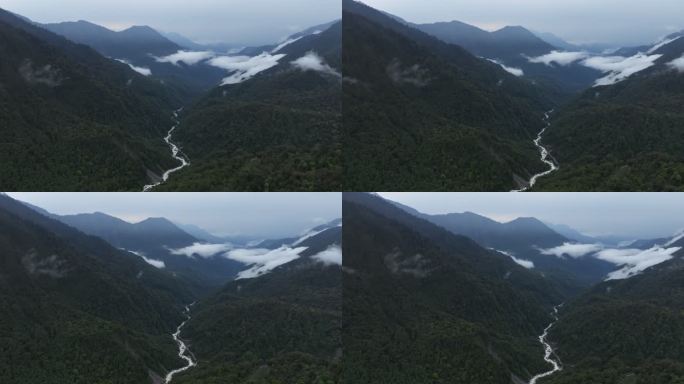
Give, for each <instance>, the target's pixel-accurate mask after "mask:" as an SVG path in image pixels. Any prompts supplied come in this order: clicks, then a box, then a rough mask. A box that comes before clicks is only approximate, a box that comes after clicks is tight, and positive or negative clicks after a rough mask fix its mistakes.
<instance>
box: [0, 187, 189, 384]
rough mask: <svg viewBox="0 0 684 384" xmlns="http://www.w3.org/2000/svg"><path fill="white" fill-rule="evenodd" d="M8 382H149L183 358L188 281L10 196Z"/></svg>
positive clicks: (2, 239) (3, 367) (3, 304)
mask: <svg viewBox="0 0 684 384" xmlns="http://www.w3.org/2000/svg"><path fill="white" fill-rule="evenodd" d="M0 204H1V205H0V255H1V256H0V312H1V313H2V314H3V315H2V316H1V317H0V340H2V344H3V348H2V350H0V381H1V382H12V383H19V382H20V383H28V384H30V383H45V382H50V383H58V384H59V383H64V384H66V383H83V384H86V383H122V384H123V383H149V382H150V379H149V376H150V374H152V373H154V374H158V375H163V374H165V372H166V371H167V370H170V369H172V368H175V367H177V366H179V365H180V361H178V359H177V358H176V356H175V354H176V347H175V345H174V343H173V341H172V339H171V337H170V335H169V334H170V333H171V332H172V330H173V329H174V328H175V326H176V325H177V323H179V322H180V320H181V317H180V304H181V302H183V301H189V300H191V297H192V296H191V295H189V294H188V293H187V290H186V288H185V287H184V286H183V284H182V283H181V282H180V281H177V280H175V279H174V278H173V277H172V276H170V275H168V274H166V273H164V272H162V271H158V270H156V269H155V268H153V267H151V266H149V265H147V263H145V262H144V261H143V260H142V259H140V258H138V257H135V256H133V255H130V254H127V253H123V252H120V251H118V250H116V249H114V248H112V247H111V246H109V245H107V244H106V243H105V242H103V241H102V240H99V239H97V238H94V237H88V236H86V235H83V234H81V233H80V232H78V231H76V230H74V229H72V228H70V227H67V226H65V225H64V224H61V223H59V222H57V221H54V220H52V219H50V218H47V217H45V216H42V215H40V214H38V213H36V212H34V211H33V210H31V209H30V208H27V207H25V206H23V205H22V204H20V203H18V202H16V201H13V200H11V199H9V198H8V197H5V196H0Z"/></svg>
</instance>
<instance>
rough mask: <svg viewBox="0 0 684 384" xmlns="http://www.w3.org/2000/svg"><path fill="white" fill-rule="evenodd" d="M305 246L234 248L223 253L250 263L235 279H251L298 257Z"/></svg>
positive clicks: (233, 258)
mask: <svg viewBox="0 0 684 384" xmlns="http://www.w3.org/2000/svg"><path fill="white" fill-rule="evenodd" d="M306 249H307V247H297V248H290V247H286V246H282V247H280V248H278V249H273V250H270V249H261V248H258V249H234V250H232V251H229V252H227V253H226V254H225V257H227V258H229V259H231V260H235V261H237V262H240V263H243V264H246V265H251V267H250V268H249V269H246V270H244V271H242V272H240V273H238V275H237V279H251V278H255V277H259V276H261V275H264V274H266V273H268V272H270V271H271V270H273V269H274V268H276V267H278V266H281V265H283V264H286V263H289V262H291V261H293V260H296V259H298V258H299V254H300V253H302V252H304V251H305V250H306Z"/></svg>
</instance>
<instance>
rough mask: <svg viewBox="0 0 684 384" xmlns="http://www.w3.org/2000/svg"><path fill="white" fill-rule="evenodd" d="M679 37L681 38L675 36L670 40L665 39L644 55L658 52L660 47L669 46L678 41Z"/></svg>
mask: <svg viewBox="0 0 684 384" xmlns="http://www.w3.org/2000/svg"><path fill="white" fill-rule="evenodd" d="M680 37H681V36H677V37H674V38H672V39H665V40H663V41H661V42H660V43H658V44H656V45H654V46H653V47H652V48H651V49H649V50H648V52H646V53H648V54H651V53H653V52H655V51H657V50H659V49H660V48H662V47H664V46H666V45H668V44H670V43H671V42H673V41H675V40H677V39H679V38H680Z"/></svg>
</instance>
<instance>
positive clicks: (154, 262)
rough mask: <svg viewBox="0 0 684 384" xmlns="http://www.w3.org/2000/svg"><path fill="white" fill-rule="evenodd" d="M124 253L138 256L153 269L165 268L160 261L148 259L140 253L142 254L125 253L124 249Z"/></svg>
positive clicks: (135, 252) (134, 252)
mask: <svg viewBox="0 0 684 384" xmlns="http://www.w3.org/2000/svg"><path fill="white" fill-rule="evenodd" d="M124 251H126V252H130V253H132V254H134V255H138V256H140V257H141V258H142V259H143V260H145V261H146V262H147V264H149V265H151V266H153V267H155V268H159V269H162V268H166V264H165V263H164V262H163V261H161V260H155V259H150V258H148V257H146V256H145V254H144V253H142V252H137V251H127V250H125V249H124Z"/></svg>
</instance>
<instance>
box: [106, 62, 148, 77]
mask: <svg viewBox="0 0 684 384" xmlns="http://www.w3.org/2000/svg"><path fill="white" fill-rule="evenodd" d="M115 60H116V61H118V62H120V63H124V64H126V65H128V66H129V67H131V69H132V70H134V71H136V72H138V73H139V74H141V75H143V76H150V75H152V70H151V69H149V68H145V67H136V66H135V65H133V64H131V63H130V62H128V61H127V60H123V59H115Z"/></svg>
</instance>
